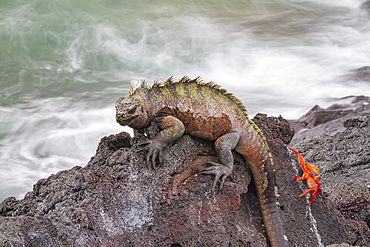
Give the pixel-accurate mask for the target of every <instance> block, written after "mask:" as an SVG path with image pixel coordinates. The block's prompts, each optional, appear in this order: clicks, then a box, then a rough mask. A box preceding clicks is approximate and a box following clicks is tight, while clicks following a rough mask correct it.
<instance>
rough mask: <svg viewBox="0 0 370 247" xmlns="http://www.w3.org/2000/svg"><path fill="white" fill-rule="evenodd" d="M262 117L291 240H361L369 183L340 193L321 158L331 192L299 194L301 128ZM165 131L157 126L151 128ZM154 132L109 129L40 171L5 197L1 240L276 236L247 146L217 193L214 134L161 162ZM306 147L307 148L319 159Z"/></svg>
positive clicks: (258, 241) (239, 241)
mask: <svg viewBox="0 0 370 247" xmlns="http://www.w3.org/2000/svg"><path fill="white" fill-rule="evenodd" d="M254 120H255V122H256V123H257V124H258V126H259V127H260V128H261V130H262V131H263V132H264V134H265V136H266V138H267V142H268V143H269V146H270V150H271V152H272V154H273V158H274V163H275V169H276V183H277V185H278V187H279V195H280V197H279V198H278V200H279V204H280V213H281V217H282V221H283V223H284V227H285V229H286V235H287V237H288V239H289V242H290V244H291V246H320V244H323V245H325V246H327V245H330V244H342V243H348V244H351V245H353V244H357V245H359V246H361V244H362V243H364V241H365V240H366V239H365V238H366V234H367V232H366V227H367V225H366V222H365V221H362V218H363V217H364V216H363V215H365V214H366V213H363V214H362V213H361V214H359V215H357V214H356V215H355V214H350V213H351V212H354V211H355V210H356V209H357V208H353V207H352V206H354V204H353V203H355V202H356V200H357V199H361V198H365V199H366V193H365V191H363V193H365V194H364V195H365V197H363V196H360V195H361V191H362V190H360V192H356V195H357V196H356V197H355V198H354V200H352V201H351V202H352V204H346V203H342V202H340V201H338V200H337V199H335V198H337V197H336V196H335V192H333V191H332V190H331V189H330V188H331V185H330V183H334V184H336V183H338V180H337V177H336V176H337V175H338V174H336V173H334V172H333V173H330V171H331V170H333V169H331V168H328V169H326V168H325V167H329V165H330V164H328V163H324V160H323V164H321V163H320V164H319V165H320V166H322V167H323V168H322V170H323V174H324V175H325V174H330V176H332V177H331V178H330V179H329V177H326V176H324V177H323V192H322V193H321V194H319V195H318V196H317V197H316V198H315V200H314V202H313V204H312V205H311V206H306V203H307V200H306V199H305V198H298V197H297V195H299V194H300V193H302V191H303V190H305V189H306V186H305V184H304V182H301V181H297V180H295V179H291V176H294V175H297V173H298V172H299V164H298V163H297V161H296V160H295V159H294V158H293V157H292V154H290V153H289V152H288V151H287V148H286V143H288V142H289V141H290V138H291V136H292V134H293V133H292V130H291V128H290V126H289V123H288V122H287V121H286V120H284V119H283V118H281V117H279V118H273V117H267V116H266V115H259V116H258V117H257V118H256V119H254ZM361 121H362V120H361ZM361 121H360V120H353V121H349V122H347V125H348V131H353V133H357V134H355V135H353V137H352V138H353V139H352V141H354V140H357V139H358V138H361V137H359V136H362V135H363V132H361V131H359V130H358V129H359V128H360V127H359V126H362V125H363V122H361ZM351 126H352V127H351ZM361 128H363V127H361ZM157 132H158V128H157V127H156V126H150V128H149V129H148V130H147V136H149V137H153V135H155V134H156V133H157ZM147 138H148V137H146V136H144V135H141V134H139V135H137V136H135V137H134V138H131V137H130V136H129V134H127V133H124V132H123V133H119V134H116V135H111V136H108V137H104V138H102V140H101V142H100V144H99V147H98V149H97V152H96V155H95V156H94V157H93V158H92V159H91V160H90V161H89V163H88V164H87V165H86V166H85V167H74V168H72V169H70V170H67V171H61V172H59V173H57V174H55V175H52V176H50V177H48V178H46V179H41V180H39V181H38V182H37V183H36V184H35V185H34V188H33V191H31V192H29V193H28V194H27V195H26V196H25V198H24V199H22V200H16V199H15V198H14V197H9V198H7V199H6V200H4V201H3V202H2V203H1V204H0V246H258V247H260V246H268V240H267V239H266V234H265V231H264V228H263V224H262V218H261V214H260V211H259V206H258V202H257V198H256V193H255V189H254V185H253V179H252V178H251V175H250V172H249V169H248V166H247V165H246V164H245V162H244V160H243V158H242V157H241V156H240V155H238V154H237V153H234V157H235V166H234V171H233V173H232V175H231V176H230V177H229V178H228V179H227V180H226V182H225V185H224V187H223V189H222V190H221V191H220V192H219V193H218V194H217V195H215V196H213V197H211V196H210V191H211V186H212V182H213V177H212V176H209V175H198V172H199V171H200V170H202V169H203V168H204V167H205V165H204V164H205V162H206V161H208V160H216V156H215V155H216V154H215V151H214V143H213V142H208V141H202V140H200V139H197V138H192V137H190V136H187V135H185V136H183V137H182V138H180V139H179V140H178V141H176V142H175V143H174V144H172V145H170V146H169V147H167V148H166V149H165V151H164V157H163V160H164V162H163V164H161V165H160V166H159V167H158V168H157V169H156V170H153V169H152V167H148V166H147V164H146V157H145V155H146V154H145V153H142V152H139V149H138V147H137V145H138V144H140V143H141V142H143V141H145V140H147ZM328 138H329V137H328ZM325 142H329V140H327V139H325ZM308 143H310V142H308ZM307 145H308V144H307ZM317 145H320V143H319V142H317V143H316V146H317ZM324 145H327V144H324ZM359 145H362V144H359ZM309 148H314V146H308V147H307V150H309ZM343 148H347V146H346V145H344V144H343ZM305 150H306V149H304V148H303V147H302V150H300V151H302V152H303V154H304V155H307V156H308V157H307V158H308V160H310V159H311V156H310V155H308V153H307V152H306V151H305ZM361 150H362V149H361ZM361 150H360V149H359V151H358V152H361V155H364V157H365V156H366V157H368V154H366V153H365V154H362V153H363V152H364V150H362V151H361ZM332 151H333V150H331V151H330V150H328V153H329V154H330V152H332ZM322 152H323V151H322ZM357 155H360V154H357ZM323 156H325V155H324V154H323ZM326 156H328V154H327V155H326ZM339 157H341V156H340V155H339ZM361 157H362V156H361ZM364 160H366V159H362V158H359V159H358V162H357V161H355V162H354V163H353V166H351V165H350V166H348V167H346V166H343V165H340V166H339V168H335V169H337V171H340V173H339V175H340V174H341V173H345V169H346V168H351V167H352V168H354V167H356V166H357V167H359V166H362V163H363V161H364ZM325 162H330V161H325ZM335 169H334V170H335ZM338 169H343V170H338ZM334 170H333V171H334ZM351 172H353V173H359V174H361V171H359V170H356V169H353V170H351ZM351 176H354V177H355V175H351ZM326 179H327V180H326ZM324 181H325V183H324ZM350 189H352V187H351V186H349V187H348V188H347V190H350ZM332 193H334V194H332ZM342 193H346V191H342ZM356 198H357V199H356ZM365 203H366V201H365ZM356 205H357V204H356ZM359 205H360V206H361V205H362V204H359ZM348 206H349V207H348ZM361 208H362V206H361ZM343 209H346V210H347V211H345V210H343ZM345 212H349V214H348V215H345ZM361 212H362V211H361ZM363 212H365V211H363ZM352 216H353V217H354V218H353V219H352V218H351V219H350V220H351V223H350V224H347V223H348V220H349V218H350V217H352ZM346 217H347V218H346ZM356 217H357V218H356ZM365 218H366V217H365ZM361 227H362V228H361ZM361 229H362V230H364V231H362V232H361Z"/></svg>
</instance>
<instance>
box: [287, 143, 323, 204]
mask: <svg viewBox="0 0 370 247" xmlns="http://www.w3.org/2000/svg"><path fill="white" fill-rule="evenodd" d="M288 148H289V149H290V150H292V151H293V152H294V153H296V154H297V157H296V158H298V160H299V163H300V164H301V168H302V171H303V174H302V176H301V177H297V176H292V178H296V179H300V180H305V179H306V183H307V187H308V189H307V190H306V191H304V192H303V193H302V194H300V195H299V196H298V197H301V196H304V195H306V194H307V193H309V192H311V191H313V193H312V195H311V198H310V201H309V203H307V205H310V204H311V203H312V201H313V199H314V198H315V196H316V195H317V194H319V193H320V191H321V184H320V179H319V177H318V176H319V175H320V172H319V170H318V168H317V166H314V165H311V164H310V163H307V162H305V161H304V159H303V157H302V155H301V154H300V153H299V152H298V151H296V150H294V149H293V148H290V147H288Z"/></svg>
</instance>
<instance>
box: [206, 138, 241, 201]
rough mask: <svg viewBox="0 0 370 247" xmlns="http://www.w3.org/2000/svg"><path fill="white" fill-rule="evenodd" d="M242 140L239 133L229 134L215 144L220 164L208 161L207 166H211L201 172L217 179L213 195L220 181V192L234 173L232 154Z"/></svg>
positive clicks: (214, 182)
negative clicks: (226, 180)
mask: <svg viewBox="0 0 370 247" xmlns="http://www.w3.org/2000/svg"><path fill="white" fill-rule="evenodd" d="M239 140H240V134H239V133H238V132H229V133H227V134H225V135H222V136H221V137H219V138H218V139H217V140H216V142H215V148H216V152H217V157H218V161H219V163H216V162H212V161H208V162H207V163H206V164H209V165H210V166H209V167H207V168H205V169H204V170H202V171H201V172H200V174H213V175H215V179H214V181H213V185H212V195H214V193H215V189H216V185H217V182H218V180H220V179H221V182H220V188H219V191H220V190H221V189H222V186H223V184H224V182H225V179H226V178H227V177H228V176H229V175H230V174H231V172H232V171H233V165H234V157H233V154H232V152H231V150H233V149H234V148H235V147H236V145H238V142H239Z"/></svg>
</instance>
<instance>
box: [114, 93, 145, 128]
mask: <svg viewBox="0 0 370 247" xmlns="http://www.w3.org/2000/svg"><path fill="white" fill-rule="evenodd" d="M116 121H117V122H118V123H119V124H120V125H122V126H130V127H132V128H134V129H140V128H142V127H144V126H143V125H145V123H144V122H146V121H145V114H144V111H143V108H142V106H141V104H140V101H139V100H138V99H136V98H135V97H132V96H131V95H127V96H125V97H121V98H120V99H119V100H117V102H116Z"/></svg>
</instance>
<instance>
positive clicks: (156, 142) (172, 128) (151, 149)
mask: <svg viewBox="0 0 370 247" xmlns="http://www.w3.org/2000/svg"><path fill="white" fill-rule="evenodd" d="M153 121H155V122H156V123H157V124H158V126H159V128H160V129H161V130H162V131H161V132H159V134H158V135H157V136H156V137H155V138H154V139H152V140H149V141H147V142H144V143H142V144H141V145H146V146H145V147H143V148H142V149H141V150H147V151H148V154H147V156H146V161H147V164H148V165H149V164H150V163H151V164H152V167H153V169H156V168H157V166H156V160H157V157H158V158H159V163H162V155H163V149H164V148H165V147H166V146H167V145H169V144H171V143H172V142H174V141H176V140H177V139H179V138H180V137H181V136H182V135H183V134H184V132H185V126H184V124H183V123H182V122H181V121H180V120H179V119H177V118H175V117H173V116H165V117H157V118H155V119H154V120H153ZM141 150H140V151H141Z"/></svg>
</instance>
